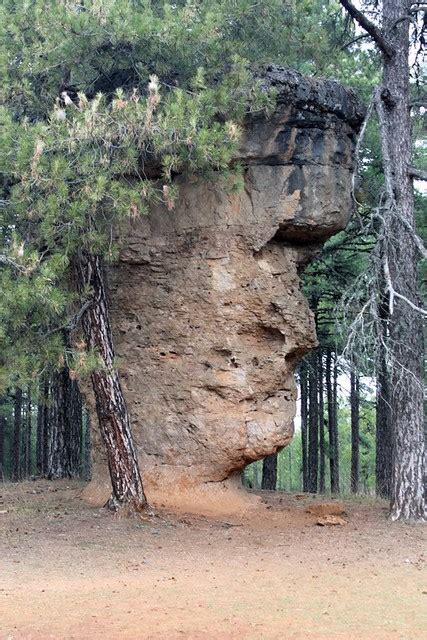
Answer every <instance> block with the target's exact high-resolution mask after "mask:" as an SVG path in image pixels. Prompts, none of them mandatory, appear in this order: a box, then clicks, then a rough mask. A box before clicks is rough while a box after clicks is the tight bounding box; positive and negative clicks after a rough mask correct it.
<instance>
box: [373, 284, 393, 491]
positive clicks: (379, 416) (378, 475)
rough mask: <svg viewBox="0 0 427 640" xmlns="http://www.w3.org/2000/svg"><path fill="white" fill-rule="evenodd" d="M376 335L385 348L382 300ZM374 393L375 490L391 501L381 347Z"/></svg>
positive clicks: (388, 406) (389, 442)
mask: <svg viewBox="0 0 427 640" xmlns="http://www.w3.org/2000/svg"><path fill="white" fill-rule="evenodd" d="M378 317H379V331H380V332H381V335H380V339H381V344H387V341H388V335H387V326H388V320H389V314H388V303H387V300H386V297H385V296H384V297H383V299H382V301H381V303H380V304H379V306H378ZM376 373H377V391H376V419H375V422H376V434H375V440H376V449H375V487H376V494H377V496H379V497H381V498H387V499H390V498H391V473H392V446H393V445H392V432H391V431H392V424H391V396H390V391H391V389H390V371H389V368H388V367H387V354H386V350H385V349H384V348H383V347H382V348H381V349H380V350H379V352H378V356H377V372H376Z"/></svg>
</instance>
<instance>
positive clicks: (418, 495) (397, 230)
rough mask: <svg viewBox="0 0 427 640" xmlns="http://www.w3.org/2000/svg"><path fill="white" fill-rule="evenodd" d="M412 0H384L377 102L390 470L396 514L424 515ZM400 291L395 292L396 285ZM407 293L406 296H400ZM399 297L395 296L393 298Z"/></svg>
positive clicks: (393, 513) (400, 516) (394, 516)
mask: <svg viewBox="0 0 427 640" xmlns="http://www.w3.org/2000/svg"><path fill="white" fill-rule="evenodd" d="M412 4H413V3H412V2H410V1H409V0H383V31H384V33H386V34H387V37H388V38H389V40H390V41H391V44H392V47H393V49H394V55H391V56H387V55H384V57H383V59H384V74H383V88H382V91H381V95H380V96H379V98H378V102H377V111H378V115H379V119H380V125H381V138H382V140H381V142H382V149H383V159H384V171H385V177H386V190H387V195H388V207H389V211H388V212H387V214H386V215H387V216H388V220H389V223H390V224H389V232H390V240H389V242H388V255H387V263H388V264H386V265H385V278H386V280H387V281H388V287H389V294H390V301H391V304H390V305H389V313H390V343H389V344H390V353H391V356H392V395H391V409H392V423H393V436H394V438H393V440H394V443H393V473H392V482H391V518H392V519H393V520H398V519H405V520H423V519H426V518H427V509H426V501H425V494H424V481H425V443H424V423H423V361H422V354H423V331H422V322H421V316H420V314H419V313H418V312H417V311H416V310H415V309H414V308H413V307H411V304H412V305H414V306H416V307H417V306H418V307H419V306H420V301H419V296H418V293H417V292H418V274H417V260H416V248H415V243H414V240H413V233H414V232H415V211H414V194H413V184H412V179H411V177H410V174H409V168H410V166H411V160H412V157H411V146H412V145H411V121H410V106H409V98H410V92H409V62H408V60H409V24H410V22H409V20H408V19H407V18H404V19H402V17H403V15H408V14H409V13H410V8H411V5H412ZM392 290H394V291H395V292H396V295H393V291H392ZM399 296H403V297H404V298H406V299H407V300H408V302H407V301H406V300H404V299H403V298H401V297H399ZM393 298H394V299H393Z"/></svg>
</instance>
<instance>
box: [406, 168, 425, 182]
mask: <svg viewBox="0 0 427 640" xmlns="http://www.w3.org/2000/svg"><path fill="white" fill-rule="evenodd" d="M409 175H410V176H412V178H415V180H427V171H423V170H422V169H416V168H415V167H409Z"/></svg>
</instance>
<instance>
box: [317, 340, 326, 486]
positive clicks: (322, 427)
mask: <svg viewBox="0 0 427 640" xmlns="http://www.w3.org/2000/svg"><path fill="white" fill-rule="evenodd" d="M317 372H318V380H319V493H325V489H326V486H325V408H324V400H323V393H324V389H323V387H324V384H323V352H322V350H321V349H319V353H318V364H317Z"/></svg>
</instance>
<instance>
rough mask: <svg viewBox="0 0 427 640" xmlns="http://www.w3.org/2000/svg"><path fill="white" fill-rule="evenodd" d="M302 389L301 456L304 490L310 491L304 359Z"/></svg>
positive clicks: (300, 376) (306, 390) (300, 373)
mask: <svg viewBox="0 0 427 640" xmlns="http://www.w3.org/2000/svg"><path fill="white" fill-rule="evenodd" d="M299 379H300V390H301V449H302V451H301V454H302V455H301V457H302V490H303V491H304V492H307V491H308V461H307V432H308V385H307V365H306V363H305V362H304V361H303V362H301V364H300V367H299Z"/></svg>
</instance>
